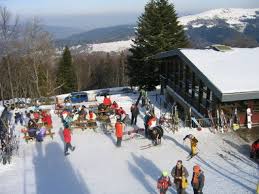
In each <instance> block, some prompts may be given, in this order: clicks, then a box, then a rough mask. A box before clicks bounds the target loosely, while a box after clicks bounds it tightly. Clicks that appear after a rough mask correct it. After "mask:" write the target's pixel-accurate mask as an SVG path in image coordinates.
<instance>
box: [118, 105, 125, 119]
mask: <svg viewBox="0 0 259 194" xmlns="http://www.w3.org/2000/svg"><path fill="white" fill-rule="evenodd" d="M116 114H117V115H118V116H119V118H120V120H121V121H124V119H125V118H126V116H127V114H126V112H125V110H123V108H122V107H120V108H119V109H118V110H117V112H116Z"/></svg>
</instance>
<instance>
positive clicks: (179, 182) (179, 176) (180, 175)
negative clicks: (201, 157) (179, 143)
mask: <svg viewBox="0 0 259 194" xmlns="http://www.w3.org/2000/svg"><path fill="white" fill-rule="evenodd" d="M171 175H172V177H174V183H175V186H176V190H177V194H185V189H186V188H187V185H188V184H187V177H188V176H189V173H188V171H187V170H186V168H185V167H184V166H183V162H182V160H178V161H177V163H176V166H175V167H174V168H173V169H172V171H171Z"/></svg>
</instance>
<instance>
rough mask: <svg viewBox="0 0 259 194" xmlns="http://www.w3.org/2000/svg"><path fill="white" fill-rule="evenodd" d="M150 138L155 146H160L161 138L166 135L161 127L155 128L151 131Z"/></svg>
mask: <svg viewBox="0 0 259 194" xmlns="http://www.w3.org/2000/svg"><path fill="white" fill-rule="evenodd" d="M149 135H150V137H151V139H152V143H153V145H155V146H156V145H159V144H161V138H162V137H163V135H164V130H163V128H162V127H160V126H155V127H153V128H152V129H151V130H150V134H149Z"/></svg>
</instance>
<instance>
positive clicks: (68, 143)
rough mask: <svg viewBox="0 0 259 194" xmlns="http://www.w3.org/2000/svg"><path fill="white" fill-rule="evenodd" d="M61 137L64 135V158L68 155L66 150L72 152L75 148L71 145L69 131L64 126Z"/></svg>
mask: <svg viewBox="0 0 259 194" xmlns="http://www.w3.org/2000/svg"><path fill="white" fill-rule="evenodd" d="M63 135H64V141H65V143H66V145H65V152H64V154H65V156H67V155H69V152H68V148H69V149H70V150H71V151H74V150H75V148H76V147H75V146H72V145H71V131H70V129H69V128H68V126H65V128H64V131H63Z"/></svg>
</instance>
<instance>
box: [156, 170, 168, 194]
mask: <svg viewBox="0 0 259 194" xmlns="http://www.w3.org/2000/svg"><path fill="white" fill-rule="evenodd" d="M170 186H172V182H171V180H170V177H169V176H168V172H167V171H163V172H162V176H161V177H160V178H159V179H158V180H157V188H158V189H159V192H160V194H166V191H167V190H168V188H169V187H170Z"/></svg>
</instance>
